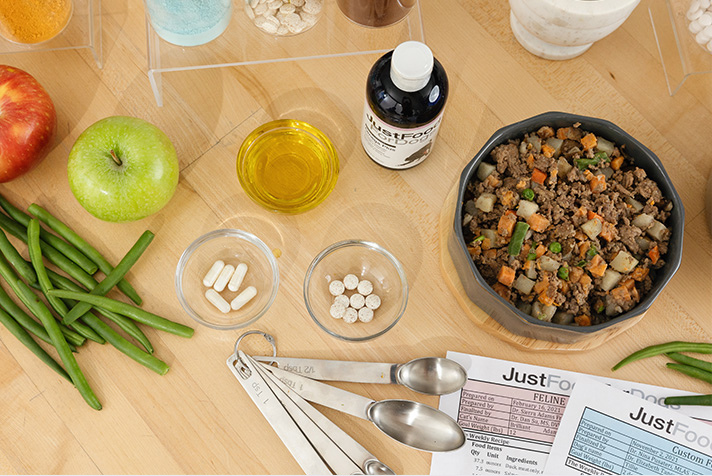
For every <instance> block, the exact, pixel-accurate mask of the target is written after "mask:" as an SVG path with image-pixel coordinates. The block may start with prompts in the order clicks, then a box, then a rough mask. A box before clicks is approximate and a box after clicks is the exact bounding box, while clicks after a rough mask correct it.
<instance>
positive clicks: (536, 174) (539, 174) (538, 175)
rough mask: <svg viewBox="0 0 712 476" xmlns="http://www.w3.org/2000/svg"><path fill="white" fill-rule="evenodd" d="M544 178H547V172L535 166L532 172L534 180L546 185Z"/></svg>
mask: <svg viewBox="0 0 712 476" xmlns="http://www.w3.org/2000/svg"><path fill="white" fill-rule="evenodd" d="M544 180H546V173H544V172H542V171H541V170H539V169H537V168H535V169H534V171H533V172H532V182H536V183H538V184H539V185H544Z"/></svg>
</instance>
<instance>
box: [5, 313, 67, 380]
mask: <svg viewBox="0 0 712 476" xmlns="http://www.w3.org/2000/svg"><path fill="white" fill-rule="evenodd" d="M0 323H2V325H4V326H5V327H6V328H7V330H8V331H10V332H11V333H12V335H14V336H15V337H16V338H17V340H19V341H20V342H21V343H22V344H24V345H25V347H27V348H28V349H30V351H32V353H33V354H35V355H36V356H37V357H39V359H40V360H41V361H42V362H44V363H45V364H47V365H49V367H50V368H51V369H52V370H54V371H55V372H57V373H58V374H59V375H61V376H62V377H64V378H66V379H67V380H69V381H70V382H71V381H72V379H71V378H70V377H69V374H68V373H67V371H66V370H64V369H63V368H62V366H61V365H59V364H58V363H57V361H56V360H54V359H53V358H52V357H51V356H50V355H49V354H48V353H47V352H46V351H45V350H44V349H43V348H42V347H40V345H39V344H38V343H37V342H35V340H34V339H33V338H32V336H31V335H30V334H29V333H28V332H27V331H26V330H25V329H24V327H22V326H21V325H20V324H18V323H17V321H15V319H13V318H12V316H10V314H8V313H6V312H5V311H3V310H2V309H0Z"/></svg>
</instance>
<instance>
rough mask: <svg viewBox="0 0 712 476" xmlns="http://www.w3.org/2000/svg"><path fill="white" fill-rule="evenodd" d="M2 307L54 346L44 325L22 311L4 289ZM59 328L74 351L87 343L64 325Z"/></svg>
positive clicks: (1, 299) (1, 290) (0, 304)
mask: <svg viewBox="0 0 712 476" xmlns="http://www.w3.org/2000/svg"><path fill="white" fill-rule="evenodd" d="M0 307H2V308H3V309H5V311H7V312H8V313H9V314H10V315H11V316H12V317H13V318H14V319H15V320H16V321H17V322H18V323H19V324H20V325H21V326H22V327H24V328H25V329H27V330H28V331H30V332H32V333H33V334H34V335H36V336H37V337H39V338H40V339H42V340H43V341H45V342H47V343H48V344H52V345H54V344H53V343H52V340H51V339H50V338H49V334H47V330H46V329H45V328H44V327H42V324H40V323H39V322H37V321H35V320H34V319H33V318H31V317H30V316H29V315H28V314H27V313H26V312H25V311H23V310H22V308H21V307H20V306H18V305H17V304H16V303H15V301H13V300H12V299H10V296H8V294H7V293H6V292H5V290H4V289H2V287H0ZM59 328H60V330H61V331H62V334H64V337H65V338H66V339H67V342H68V343H69V344H70V347H71V348H72V350H73V351H74V350H76V347H75V346H80V345H82V344H84V342H85V341H86V338H84V337H82V336H81V335H79V334H77V333H76V332H75V331H73V330H71V329H70V328H68V327H67V326H65V325H64V324H59Z"/></svg>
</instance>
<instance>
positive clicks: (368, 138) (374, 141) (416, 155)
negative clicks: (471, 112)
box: [361, 103, 443, 169]
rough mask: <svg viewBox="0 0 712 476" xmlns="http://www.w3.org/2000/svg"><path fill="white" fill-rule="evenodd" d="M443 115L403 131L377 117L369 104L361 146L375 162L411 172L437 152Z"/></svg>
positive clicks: (365, 110) (364, 120)
mask: <svg viewBox="0 0 712 476" xmlns="http://www.w3.org/2000/svg"><path fill="white" fill-rule="evenodd" d="M442 117H443V114H442V112H441V113H440V114H439V115H438V116H437V117H436V118H435V119H433V120H432V121H430V122H428V123H427V124H425V125H422V126H420V127H413V128H408V129H405V128H400V127H395V126H393V125H391V124H388V123H386V122H384V121H383V120H381V119H380V118H379V117H378V116H376V115H375V114H374V113H373V111H372V110H371V108H370V107H369V105H368V103H366V106H365V107H364V110H363V127H362V129H361V144H363V148H364V150H365V151H366V153H367V154H368V156H369V157H371V159H372V160H373V161H374V162H376V163H377V164H379V165H382V166H384V167H388V168H390V169H408V168H410V167H415V166H416V165H418V164H419V163H421V162H422V161H424V160H425V158H426V157H427V156H428V154H430V151H431V150H432V149H433V143H434V142H435V137H436V136H437V134H438V129H439V128H440V123H441V122H442Z"/></svg>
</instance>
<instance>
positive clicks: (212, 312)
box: [175, 229, 279, 330]
mask: <svg viewBox="0 0 712 476" xmlns="http://www.w3.org/2000/svg"><path fill="white" fill-rule="evenodd" d="M175 285H176V294H177V295H178V301H180V304H181V306H183V309H184V310H185V312H186V313H188V315H189V316H190V317H192V318H193V319H194V320H196V321H197V322H199V323H200V324H203V325H205V326H207V327H211V328H213V329H223V330H229V329H239V328H242V327H246V326H249V325H251V324H253V323H254V322H255V321H257V319H259V318H260V317H262V316H263V315H264V314H265V313H266V312H267V310H268V309H269V307H270V306H271V305H272V303H273V302H274V299H275V297H276V296H277V289H278V288H279V268H278V266H277V260H276V258H275V256H274V253H273V252H272V250H271V249H270V248H269V247H268V246H267V245H266V244H265V243H264V242H263V241H262V240H260V239H259V238H258V237H257V236H255V235H253V234H252V233H248V232H246V231H242V230H236V229H222V230H215V231H211V232H209V233H206V234H204V235H202V236H201V237H199V238H197V239H196V240H195V241H193V242H192V243H191V244H190V245H189V246H188V247H187V248H186V249H185V251H184V252H183V254H182V255H181V257H180V259H179V260H178V266H177V267H176V275H175Z"/></svg>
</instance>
